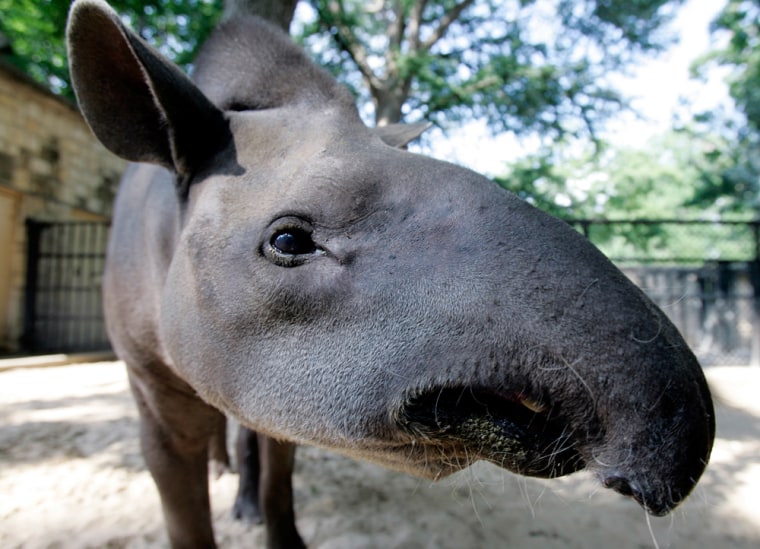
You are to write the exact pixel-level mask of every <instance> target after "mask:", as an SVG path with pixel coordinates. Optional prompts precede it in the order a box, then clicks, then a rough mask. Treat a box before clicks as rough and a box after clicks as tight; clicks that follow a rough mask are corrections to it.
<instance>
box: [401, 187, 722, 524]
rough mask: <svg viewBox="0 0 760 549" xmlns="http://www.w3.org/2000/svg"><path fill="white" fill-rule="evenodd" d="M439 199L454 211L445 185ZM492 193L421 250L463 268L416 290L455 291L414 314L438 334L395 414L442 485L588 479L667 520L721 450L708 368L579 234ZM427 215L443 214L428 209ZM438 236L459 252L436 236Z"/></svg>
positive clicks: (429, 277)
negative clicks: (459, 473)
mask: <svg viewBox="0 0 760 549" xmlns="http://www.w3.org/2000/svg"><path fill="white" fill-rule="evenodd" d="M469 184H470V186H471V187H476V186H477V183H476V182H472V183H469ZM436 190H437V194H438V196H439V197H440V196H444V198H442V199H440V200H441V201H442V202H446V200H445V193H446V190H445V186H444V185H441V184H439V186H438V188H437V189H436ZM483 193H484V195H483V199H482V200H481V201H480V202H478V201H477V200H475V201H473V202H472V203H471V204H470V205H468V206H463V208H471V209H472V210H473V212H472V213H471V215H462V214H459V215H460V216H461V217H464V218H467V219H468V220H467V221H464V222H462V223H461V224H460V226H459V228H454V229H452V228H451V227H450V226H447V227H446V228H445V229H442V230H435V229H430V230H429V231H428V233H429V235H430V236H429V239H430V242H429V243H425V244H424V245H423V246H422V248H424V249H431V250H434V252H431V256H432V255H433V254H434V253H438V254H440V253H441V252H440V250H442V249H443V250H446V253H448V254H450V256H449V257H446V260H448V261H452V262H453V263H455V264H457V265H465V262H467V267H461V276H460V277H458V278H457V277H455V276H452V274H451V273H450V272H449V271H444V270H442V269H437V270H430V271H429V272H427V273H426V275H425V281H424V282H421V281H416V282H415V283H414V287H415V288H416V289H419V288H420V286H425V285H426V284H429V288H428V289H427V291H426V292H425V293H426V294H427V295H436V294H435V290H436V288H438V289H441V288H445V289H446V290H445V294H446V295H444V294H443V293H442V292H439V294H438V295H437V296H436V297H437V299H430V300H428V301H427V302H425V303H426V306H427V309H425V308H422V310H421V312H419V311H418V312H416V313H415V314H419V317H418V318H416V319H415V321H414V322H415V324H417V325H420V326H421V325H423V324H425V323H427V324H430V323H433V324H434V327H433V328H432V329H431V328H428V330H427V332H426V333H427V334H435V335H434V336H433V337H431V338H429V339H427V340H426V341H425V344H424V351H422V352H421V354H423V355H424V356H426V357H428V358H429V360H430V361H432V362H433V365H431V366H429V369H428V370H424V369H422V370H421V371H420V374H419V376H418V377H417V378H418V379H419V380H420V381H419V383H417V382H413V383H412V384H411V386H409V385H407V386H406V387H405V388H404V389H403V396H402V397H401V398H399V399H396V400H394V401H393V402H394V403H395V407H394V408H392V410H391V411H390V413H389V415H390V416H391V418H392V421H393V422H394V423H395V426H396V428H398V430H399V431H401V432H402V433H405V434H406V436H407V437H408V438H409V440H411V441H412V442H413V444H412V445H413V446H414V450H409V452H410V454H409V455H412V454H415V453H416V454H418V455H420V456H424V460H423V459H422V458H421V459H420V462H423V463H425V464H426V466H427V467H428V468H429V471H428V473H430V472H432V473H433V476H436V475H437V476H440V475H444V474H447V473H449V472H453V471H455V470H458V469H460V468H463V467H465V466H467V465H468V464H470V463H472V462H473V461H477V460H486V461H490V462H492V463H495V464H496V465H499V466H501V467H504V468H506V469H509V470H511V471H513V472H516V473H519V474H522V475H530V476H537V477H547V478H553V477H558V476H562V475H566V474H569V473H572V472H575V471H578V470H580V469H588V470H590V471H592V472H593V473H594V474H595V475H596V476H597V477H598V478H599V480H600V482H601V484H602V485H603V486H605V487H607V488H611V489H613V490H615V491H617V492H619V493H621V494H622V495H625V496H628V497H631V498H633V499H634V500H636V501H637V502H638V503H639V504H640V505H642V507H644V508H645V509H646V510H647V511H648V512H649V513H651V514H653V515H662V514H665V513H667V512H669V511H670V510H672V509H673V508H675V507H676V506H677V505H678V504H679V503H680V502H681V501H682V500H683V499H684V498H685V497H686V496H687V495H688V494H689V493H690V492H691V490H692V488H693V487H694V485H695V484H696V482H697V480H698V479H699V477H700V476H701V474H702V472H703V471H704V468H705V466H706V464H707V462H708V459H709V456H710V451H711V448H712V444H713V439H714V434H715V425H714V412H713V407H712V400H711V397H710V392H709V389H708V387H707V384H706V381H705V379H704V375H703V372H702V369H701V367H700V365H699V363H698V362H697V360H696V358H695V357H694V355H693V353H692V352H691V351H690V350H689V348H688V346H687V345H686V343H685V342H684V340H683V338H682V337H681V335H680V334H679V333H678V331H677V330H676V328H675V327H674V326H673V325H672V324H671V323H670V321H669V320H668V319H667V318H666V317H665V315H664V314H663V313H662V312H661V311H660V310H659V309H657V308H656V307H655V306H654V305H653V304H652V303H651V302H650V301H649V299H648V298H646V297H645V296H644V294H643V293H642V292H641V291H640V290H639V289H638V288H636V287H635V286H634V285H633V284H632V283H631V282H630V281H629V280H628V279H627V278H626V277H625V276H624V275H622V273H620V271H619V270H618V269H616V268H615V267H614V266H612V264H611V263H610V262H609V261H608V260H607V259H606V258H604V257H603V256H602V254H601V253H599V252H598V250H596V248H594V247H593V246H591V245H590V244H589V243H588V242H587V241H586V240H585V239H584V238H582V237H581V236H580V235H578V234H577V233H575V231H574V230H572V229H571V228H569V227H568V226H567V225H565V224H564V223H562V222H560V221H557V220H555V219H551V218H549V217H548V216H545V215H544V214H541V213H540V212H537V211H535V210H534V209H532V208H530V207H529V206H527V205H525V204H524V203H522V202H519V201H516V200H513V199H512V198H509V197H506V198H505V197H502V196H501V195H497V194H495V193H494V195H493V196H491V195H489V193H490V189H489V188H488V187H487V186H484V189H483ZM455 195H456V193H455V192H452V196H455ZM423 202H424V201H423ZM428 202H432V201H428ZM451 202H453V200H452V201H451ZM486 206H487V207H486ZM476 212H477V213H476ZM422 215H423V214H420V217H421V216H422ZM431 217H433V218H435V219H441V218H444V216H443V215H442V214H441V209H438V210H435V209H434V208H433V214H432V215H431ZM504 219H507V220H509V227H510V229H509V230H505V228H504V226H503V225H499V223H500V222H502V221H501V220H504ZM414 223H415V224H416V225H423V223H422V221H420V220H419V219H418V220H416V221H415V222H414ZM432 225H433V226H434V225H435V223H434V222H433V223H432ZM444 230H448V231H449V233H451V234H449V235H448V236H447V238H450V240H451V241H452V242H456V244H457V246H458V248H457V249H458V251H457V249H455V247H454V246H452V245H447V244H445V243H441V242H439V241H436V240H435V239H436V238H438V237H437V236H436V235H440V234H442V233H443V232H444ZM500 244H503V245H501V246H500ZM478 246H480V247H481V248H483V247H485V248H487V249H488V250H487V251H486V252H485V253H480V254H479V253H478V252H477V251H474V250H477V249H478ZM457 254H461V256H462V257H461V259H459V258H457ZM396 255H397V256H399V257H400V256H401V254H396ZM424 259H425V262H426V264H430V265H432V264H434V262H435V259H434V258H433V257H431V258H427V257H426V258H424ZM397 261H400V259H399V260H397ZM399 268H400V267H399ZM473 273H474V274H473ZM393 291H394V292H396V293H399V292H401V293H403V289H401V286H400V285H395V286H394V289H393ZM447 296H451V297H450V299H451V301H454V303H453V304H452V303H451V301H449V300H448V299H447ZM403 299H406V300H407V301H409V299H410V298H406V297H405V298H403ZM417 302H418V303H422V302H423V300H420V299H419V298H417ZM441 303H442V305H440V304H441ZM432 319H434V320H432ZM431 370H432V375H431ZM431 378H432V379H431ZM434 456H439V457H440V460H439V461H440V463H439V464H438V465H437V466H433V465H431V463H432V462H434V461H435V459H436V458H435V457H434Z"/></svg>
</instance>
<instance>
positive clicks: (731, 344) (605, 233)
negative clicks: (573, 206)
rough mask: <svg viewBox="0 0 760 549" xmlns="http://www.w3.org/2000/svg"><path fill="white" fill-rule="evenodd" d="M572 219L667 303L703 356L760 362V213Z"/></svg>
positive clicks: (668, 311)
mask: <svg viewBox="0 0 760 549" xmlns="http://www.w3.org/2000/svg"><path fill="white" fill-rule="evenodd" d="M568 222H569V223H570V224H571V225H572V226H574V227H575V228H576V229H577V230H578V231H580V232H582V233H583V234H584V235H585V236H586V237H587V238H588V239H589V240H591V242H593V243H594V244H595V245H596V246H597V247H599V248H600V249H601V250H602V251H603V252H604V253H605V255H607V256H608V257H609V258H610V259H612V260H613V261H614V262H615V263H616V264H617V265H618V267H620V268H621V269H622V270H623V272H625V273H626V274H627V275H628V276H629V278H631V279H632V280H633V281H634V282H635V283H636V284H637V285H638V286H639V287H641V288H642V289H643V290H644V291H645V292H646V293H647V295H649V297H650V298H651V299H652V300H653V301H654V302H655V303H657V305H659V306H660V308H661V309H662V310H663V311H664V312H665V313H666V314H667V315H668V317H669V318H670V319H671V320H672V321H673V323H674V324H675V325H676V326H678V328H679V330H680V331H681V333H682V334H683V335H684V337H685V338H686V341H687V342H688V343H689V345H690V346H691V348H692V349H693V350H694V351H695V353H696V354H697V356H698V357H699V359H700V361H701V362H702V364H704V365H712V364H753V365H759V364H760V314H759V311H760V308H759V307H758V305H759V303H760V299H759V298H760V269H759V268H758V265H760V263H758V258H759V257H760V254H759V253H758V251H759V250H760V221H741V222H739V221H737V222H725V221H723V222H709V221H685V220H635V221H631V220H626V221H609V220H572V221H568Z"/></svg>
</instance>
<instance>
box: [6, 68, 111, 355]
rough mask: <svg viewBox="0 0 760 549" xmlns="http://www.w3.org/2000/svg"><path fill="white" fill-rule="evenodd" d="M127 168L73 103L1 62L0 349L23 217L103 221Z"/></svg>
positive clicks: (12, 307) (20, 292) (14, 290)
mask: <svg viewBox="0 0 760 549" xmlns="http://www.w3.org/2000/svg"><path fill="white" fill-rule="evenodd" d="M125 167H126V163H125V162H124V161H123V160H121V159H119V158H117V157H115V156H114V155H112V154H111V153H109V152H108V151H106V149H105V148H103V146H102V145H100V144H99V143H98V142H97V141H96V140H95V138H94V137H93V136H92V134H91V132H90V130H89V128H88V127H87V125H86V124H85V122H84V120H83V119H82V117H81V115H80V114H79V112H78V111H77V109H76V107H75V106H74V105H73V104H71V103H70V102H68V101H66V100H64V99H61V98H60V97H57V96H55V95H54V94H52V93H50V92H49V91H48V90H46V89H44V88H43V87H41V86H39V85H37V84H35V83H34V82H32V81H31V80H30V79H29V78H28V77H26V76H25V75H24V74H22V73H21V72H20V71H18V70H16V69H15V68H13V67H11V66H9V65H7V64H6V63H4V62H3V61H0V352H3V351H5V352H8V351H11V352H12V351H15V350H17V349H18V343H19V338H20V336H21V330H22V326H23V308H22V304H23V298H24V277H25V269H26V234H25V229H24V221H25V220H26V219H36V220H42V221H64V220H80V221H81V220H104V219H109V218H110V215H111V208H112V206H113V198H114V194H115V191H116V186H117V184H118V181H119V178H120V176H121V173H122V172H123V170H124V168H125Z"/></svg>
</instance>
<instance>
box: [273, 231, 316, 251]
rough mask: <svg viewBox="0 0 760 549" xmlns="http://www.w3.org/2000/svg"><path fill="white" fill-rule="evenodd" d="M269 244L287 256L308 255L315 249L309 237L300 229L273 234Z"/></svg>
mask: <svg viewBox="0 0 760 549" xmlns="http://www.w3.org/2000/svg"><path fill="white" fill-rule="evenodd" d="M271 244H272V247H273V248H274V249H275V250H277V251H278V252H280V253H282V254H288V255H303V254H310V253H313V252H314V251H315V250H316V249H317V247H316V245H315V244H314V241H313V240H312V239H311V235H310V234H309V233H307V232H306V231H302V230H300V229H287V230H284V231H281V232H277V233H275V234H274V235H273V236H272V240H271Z"/></svg>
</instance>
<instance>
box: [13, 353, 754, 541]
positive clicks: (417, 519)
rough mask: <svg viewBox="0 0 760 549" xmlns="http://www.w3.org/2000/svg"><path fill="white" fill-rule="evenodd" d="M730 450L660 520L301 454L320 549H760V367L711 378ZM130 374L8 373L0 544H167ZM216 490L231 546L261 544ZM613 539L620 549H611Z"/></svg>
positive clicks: (721, 371)
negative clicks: (683, 500) (146, 461)
mask: <svg viewBox="0 0 760 549" xmlns="http://www.w3.org/2000/svg"><path fill="white" fill-rule="evenodd" d="M707 375H708V378H709V380H710V382H711V385H712V387H713V391H714V393H715V396H716V401H717V410H718V439H717V441H716V445H715V450H714V452H713V459H712V462H711V464H710V467H709V468H708V471H707V473H706V474H705V476H704V477H703V480H702V481H701V483H700V485H699V487H698V488H697V490H696V492H695V493H694V494H693V495H692V497H691V498H690V499H689V500H688V501H687V502H686V503H685V504H684V505H683V506H681V507H680V508H679V509H678V510H677V511H676V512H675V513H674V514H673V515H671V516H670V517H667V518H664V519H652V520H651V521H647V519H646V517H645V515H644V513H643V511H641V510H640V509H639V508H638V506H636V505H635V504H633V503H632V502H630V501H628V500H625V499H623V498H621V497H619V496H617V495H616V494H614V493H611V492H610V491H608V490H603V489H601V488H599V487H598V486H597V484H596V482H595V481H594V479H592V478H591V477H590V476H589V475H584V474H579V475H573V476H571V477H566V478H563V479H559V480H555V481H543V482H539V481H534V480H528V479H522V478H518V477H515V476H513V475H510V474H508V473H504V472H503V471H501V470H499V469H497V468H496V467H493V466H490V465H486V464H482V465H481V464H479V465H477V466H476V467H473V468H471V469H469V470H467V471H465V472H462V473H460V474H458V475H455V476H454V477H452V478H450V479H446V480H444V481H442V482H439V483H436V484H431V483H429V482H427V481H420V480H418V479H414V478H411V477H408V476H405V475H402V474H398V473H393V472H389V471H386V470H384V469H382V468H379V467H376V466H374V465H370V464H366V463H359V462H355V461H352V460H350V459H347V458H343V457H340V456H337V455H335V454H331V453H328V452H324V451H321V450H316V449H310V448H301V449H299V454H298V456H299V457H298V469H297V473H296V476H295V481H294V484H295V491H296V513H297V515H298V524H299V528H300V529H301V532H302V534H303V536H304V538H305V539H306V541H307V543H308V544H309V546H310V547H319V548H331V549H337V548H346V549H347V548H352V549H354V548H358V547H404V548H416V547H420V548H422V547H436V548H438V547H441V548H455V547H456V548H461V547H467V548H478V547H483V548H486V547H489V548H490V547H504V546H509V547H519V548H523V547H525V548H552V547H555V548H567V547H576V548H579V549H580V548H583V549H587V548H602V547H605V548H608V547H611V546H612V547H614V549H629V548H630V549H633V548H637V549H638V548H641V547H657V546H659V547H684V548H705V549H707V548H710V549H713V548H716V547H718V548H721V549H734V548H757V547H760V495H759V494H760V369H751V368H748V367H737V368H710V369H708V370H707ZM136 430H137V427H136V414H135V411H134V407H133V405H132V401H131V398H130V395H129V392H128V389H127V383H126V377H125V374H124V369H123V366H122V365H120V364H119V363H100V364H91V365H78V366H66V367H56V368H44V369H43V368H36V369H35V368H33V369H20V370H11V371H5V372H0V547H3V548H10V547H34V548H37V547H39V548H43V547H56V548H67V547H71V548H74V547H76V548H81V547H109V548H119V547H130V548H138V547H140V548H145V547H166V546H167V542H166V538H165V535H164V531H163V524H162V519H161V514H160V508H159V504H158V498H157V495H156V492H155V490H154V488H153V485H152V481H151V479H150V477H149V475H148V474H147V473H146V472H145V470H144V467H143V465H142V459H141V457H140V452H139V447H138V443H137V438H136ZM236 480H237V479H236V476H235V475H234V474H226V475H223V476H222V477H221V478H219V479H217V480H213V481H212V488H211V490H212V501H213V505H214V513H215V526H216V531H217V539H218V541H219V543H220V545H221V546H222V547H227V548H237V547H241V548H242V547H252V546H253V547H263V535H262V529H261V527H246V526H244V525H241V524H238V523H235V522H234V521H233V520H231V518H230V516H229V509H230V506H231V502H232V499H233V498H234V493H235V488H236V485H235V483H236ZM611 540H614V545H611Z"/></svg>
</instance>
